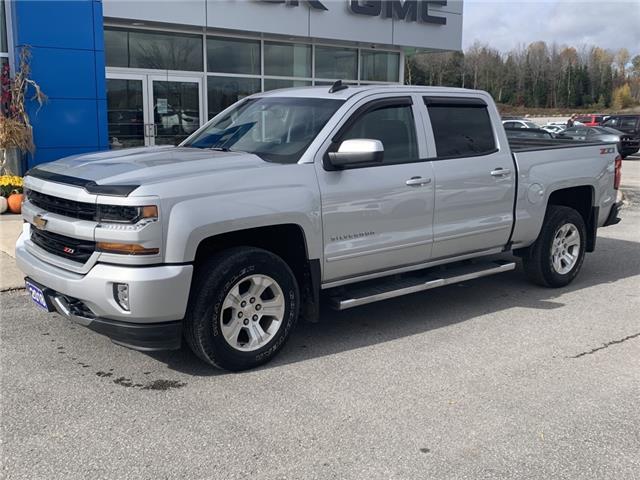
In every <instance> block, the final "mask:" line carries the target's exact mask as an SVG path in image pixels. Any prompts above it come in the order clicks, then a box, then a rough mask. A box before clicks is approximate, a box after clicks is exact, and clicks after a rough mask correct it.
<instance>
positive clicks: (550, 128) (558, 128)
mask: <svg viewBox="0 0 640 480" xmlns="http://www.w3.org/2000/svg"><path fill="white" fill-rule="evenodd" d="M540 128H541V129H542V130H546V131H547V132H549V133H552V134H554V135H557V134H558V133H560V132H563V131H564V130H566V129H567V125H566V124H565V125H555V124H552V123H549V124H547V125H545V126H543V127H540Z"/></svg>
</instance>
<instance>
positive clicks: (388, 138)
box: [341, 105, 418, 164]
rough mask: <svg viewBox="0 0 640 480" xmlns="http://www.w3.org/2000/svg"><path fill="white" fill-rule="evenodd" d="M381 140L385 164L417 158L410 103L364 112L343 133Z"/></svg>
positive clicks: (346, 137) (344, 136)
mask: <svg viewBox="0 0 640 480" xmlns="http://www.w3.org/2000/svg"><path fill="white" fill-rule="evenodd" d="M356 138H368V139H373V140H380V141H381V142H382V145H383V147H384V160H383V163H384V164H394V163H406V162H411V161H415V160H417V159H418V144H417V141H416V130H415V123H414V120H413V112H412V111H411V105H391V106H385V107H381V108H378V109H375V110H371V111H368V112H366V113H364V114H362V115H361V116H360V117H359V118H358V119H357V120H356V121H355V122H354V123H353V125H351V127H349V129H348V130H347V131H346V133H345V134H343V135H342V136H341V141H343V140H351V139H356Z"/></svg>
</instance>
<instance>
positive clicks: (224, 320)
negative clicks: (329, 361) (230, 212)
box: [184, 247, 300, 371]
mask: <svg viewBox="0 0 640 480" xmlns="http://www.w3.org/2000/svg"><path fill="white" fill-rule="evenodd" d="M192 288H193V290H192V294H191V299H190V304H189V309H188V312H187V316H186V318H185V324H184V327H185V338H186V340H187V343H188V344H189V346H190V347H191V349H192V350H193V352H194V353H195V354H196V355H197V356H198V357H200V358H201V359H202V360H204V361H205V362H207V363H210V364H211V365H214V366H216V367H219V368H223V369H225V370H232V371H239V370H246V369H249V368H254V367H257V366H258V365H261V364H263V363H266V362H268V361H269V360H270V359H271V358H273V357H274V356H275V355H276V354H277V353H278V352H279V351H280V349H282V347H283V346H284V344H285V342H286V340H287V339H288V337H289V334H290V333H291V330H292V329H293V327H294V325H295V323H296V320H297V318H298V311H299V308H300V307H299V298H300V294H299V290H298V284H297V282H296V278H295V276H294V274H293V272H292V271H291V269H290V268H289V266H288V265H287V264H286V263H285V262H284V261H283V260H282V259H281V258H280V257H278V256H276V255H274V254H273V253H271V252H268V251H266V250H262V249H258V248H251V247H240V248H233V249H229V250H225V251H223V252H221V253H219V254H217V255H214V256H213V257H211V258H209V259H208V260H207V261H206V262H205V264H204V265H202V266H200V267H199V269H198V271H197V272H196V275H195V278H194V284H193V287H192Z"/></svg>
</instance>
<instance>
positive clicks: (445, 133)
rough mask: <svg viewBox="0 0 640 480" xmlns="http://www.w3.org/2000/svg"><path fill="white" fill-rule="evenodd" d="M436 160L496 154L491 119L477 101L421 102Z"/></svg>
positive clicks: (428, 100) (426, 99)
mask: <svg viewBox="0 0 640 480" xmlns="http://www.w3.org/2000/svg"><path fill="white" fill-rule="evenodd" d="M425 103H427V107H428V111H429V118H430V119H431V127H432V128H433V136H434V137H435V142H436V150H437V152H438V157H439V158H456V157H472V156H478V155H487V154H489V153H492V152H494V151H495V150H496V141H495V138H494V135H493V128H492V125H491V118H490V117H489V112H488V111H487V106H486V104H485V103H484V102H481V101H478V102H476V101H473V100H472V101H470V102H469V103H465V102H464V101H460V100H459V99H452V101H450V102H448V101H447V100H446V99H443V100H438V99H431V98H425Z"/></svg>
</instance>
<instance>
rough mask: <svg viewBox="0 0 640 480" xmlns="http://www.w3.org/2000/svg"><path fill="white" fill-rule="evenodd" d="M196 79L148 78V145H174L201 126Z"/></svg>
mask: <svg viewBox="0 0 640 480" xmlns="http://www.w3.org/2000/svg"><path fill="white" fill-rule="evenodd" d="M201 91H202V83H201V79H200V78H193V77H174V76H169V77H167V76H166V75H162V76H149V102H150V108H151V110H150V111H149V113H150V120H151V123H152V130H153V131H151V132H149V133H150V138H151V139H152V140H153V143H152V145H178V144H179V143H181V142H182V141H183V140H184V139H185V138H187V137H188V136H189V135H191V134H192V133H193V132H195V131H196V130H197V129H198V128H199V127H200V125H202V123H203V120H204V118H203V115H202V111H201V109H200V98H201V97H202V95H201V93H202V92H201Z"/></svg>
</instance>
